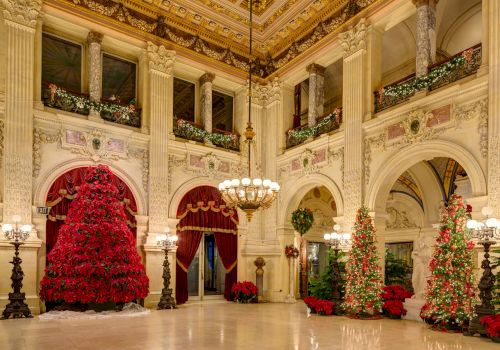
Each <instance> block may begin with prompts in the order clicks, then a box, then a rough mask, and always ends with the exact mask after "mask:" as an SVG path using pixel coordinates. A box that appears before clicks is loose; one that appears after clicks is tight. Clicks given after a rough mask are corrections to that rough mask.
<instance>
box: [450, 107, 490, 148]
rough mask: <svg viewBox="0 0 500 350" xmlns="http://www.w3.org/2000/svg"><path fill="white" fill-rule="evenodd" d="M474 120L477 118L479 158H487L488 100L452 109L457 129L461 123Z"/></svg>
mask: <svg viewBox="0 0 500 350" xmlns="http://www.w3.org/2000/svg"><path fill="white" fill-rule="evenodd" d="M474 118H479V125H478V131H479V147H480V149H481V156H482V157H483V158H486V157H487V156H488V98H483V99H481V100H479V101H474V102H471V103H467V104H463V105H459V106H455V107H454V108H453V119H454V120H455V123H456V126H457V128H460V127H461V124H462V122H464V121H468V120H472V119H474Z"/></svg>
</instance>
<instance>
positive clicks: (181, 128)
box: [174, 119, 240, 151]
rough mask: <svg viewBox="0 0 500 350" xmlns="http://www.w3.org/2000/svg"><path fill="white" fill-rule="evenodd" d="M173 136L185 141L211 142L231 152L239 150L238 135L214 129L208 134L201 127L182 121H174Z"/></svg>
mask: <svg viewBox="0 0 500 350" xmlns="http://www.w3.org/2000/svg"><path fill="white" fill-rule="evenodd" d="M174 135H175V136H177V137H180V138H182V139H185V140H192V141H197V142H202V143H205V142H211V143H212V144H213V145H215V146H217V147H222V148H225V149H230V150H233V151H239V150H240V135H239V134H237V133H233V132H229V131H225V130H219V129H215V128H214V129H212V132H211V133H210V132H208V131H206V130H205V129H204V128H203V125H201V124H198V123H195V122H191V121H188V120H184V119H175V120H174Z"/></svg>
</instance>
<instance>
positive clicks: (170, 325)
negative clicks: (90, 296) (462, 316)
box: [0, 302, 500, 350]
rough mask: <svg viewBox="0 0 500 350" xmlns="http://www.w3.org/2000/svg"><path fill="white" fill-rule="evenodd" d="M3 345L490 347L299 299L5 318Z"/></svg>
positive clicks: (352, 349)
mask: <svg viewBox="0 0 500 350" xmlns="http://www.w3.org/2000/svg"><path fill="white" fill-rule="evenodd" d="M0 349H1V350H10V349H12V350H25V349H27V350H32V349H33V350H38V349H47V350H49V349H50V350H59V349H63V350H72V349H75V350H83V349H89V350H100V349H103V350H104V349H105V350H113V349H120V350H136V349H137V350H139V349H140V350H155V349H171V350H177V349H183V350H184V349H185V350H199V349H228V350H229V349H230V350H267V349H275V350H307V349H320V350H322V349H343V350H389V349H391V350H416V349H419V350H420V349H422V350H489V349H497V350H498V349H500V345H499V344H494V343H492V342H491V341H490V340H488V339H482V338H478V337H475V338H469V337H464V336H462V335H460V334H447V333H441V332H435V331H431V330H429V329H428V328H427V327H426V326H425V325H424V324H423V323H418V322H414V321H397V320H388V319H382V320H376V321H361V320H351V319H348V318H345V317H321V316H315V315H313V316H311V317H308V316H307V313H306V308H305V306H304V304H303V303H302V302H298V303H297V304H293V305H288V304H259V305H242V304H233V303H226V302H224V303H222V302H208V303H204V304H193V305H186V306H181V307H180V308H179V309H177V310H163V311H152V312H151V313H150V314H148V315H144V316H136V317H114V318H110V319H98V320H39V319H38V318H34V319H17V320H6V321H0Z"/></svg>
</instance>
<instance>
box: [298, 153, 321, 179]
mask: <svg viewBox="0 0 500 350" xmlns="http://www.w3.org/2000/svg"><path fill="white" fill-rule="evenodd" d="M315 158H316V154H315V152H313V151H311V150H310V149H306V150H305V151H304V152H302V154H301V155H300V157H299V162H300V166H301V172H302V174H303V175H306V176H307V175H310V174H312V173H315V172H317V171H318V167H317V165H316V164H315V163H314V159H315Z"/></svg>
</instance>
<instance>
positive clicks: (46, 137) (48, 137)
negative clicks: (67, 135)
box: [33, 128, 61, 178]
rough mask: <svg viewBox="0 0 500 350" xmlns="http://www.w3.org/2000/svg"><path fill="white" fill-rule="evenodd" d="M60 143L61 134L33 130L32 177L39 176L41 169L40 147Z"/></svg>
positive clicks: (38, 129) (37, 129)
mask: <svg viewBox="0 0 500 350" xmlns="http://www.w3.org/2000/svg"><path fill="white" fill-rule="evenodd" d="M56 142H59V143H60V142H61V132H58V133H56V134H46V133H45V132H44V131H43V130H42V129H40V128H35V129H33V177H34V178H37V177H38V175H40V169H41V168H42V154H41V146H42V145H43V144H49V143H56Z"/></svg>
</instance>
